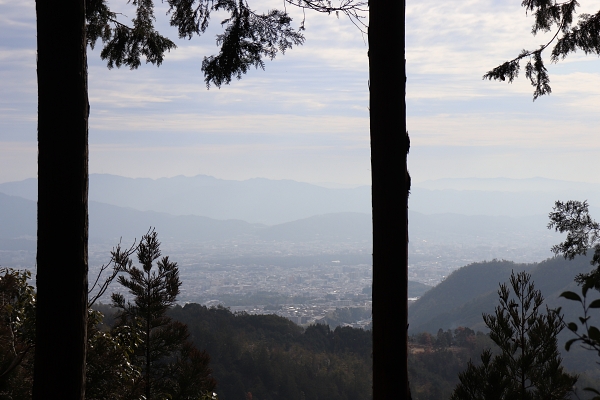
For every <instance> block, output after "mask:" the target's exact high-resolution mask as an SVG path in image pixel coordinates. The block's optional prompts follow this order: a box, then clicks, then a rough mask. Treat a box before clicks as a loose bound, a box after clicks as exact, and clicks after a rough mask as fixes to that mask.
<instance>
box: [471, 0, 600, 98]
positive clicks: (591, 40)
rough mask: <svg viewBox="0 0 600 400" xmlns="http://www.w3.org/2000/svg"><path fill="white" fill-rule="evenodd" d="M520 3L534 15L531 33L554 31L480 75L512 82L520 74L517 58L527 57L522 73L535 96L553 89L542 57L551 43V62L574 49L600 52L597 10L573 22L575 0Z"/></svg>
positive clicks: (485, 77)
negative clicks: (543, 40) (534, 46)
mask: <svg viewBox="0 0 600 400" xmlns="http://www.w3.org/2000/svg"><path fill="white" fill-rule="evenodd" d="M521 4H522V6H523V7H525V10H526V12H527V13H531V14H533V16H534V17H535V22H534V24H533V26H532V28H531V33H533V34H534V35H535V34H537V33H538V32H550V31H554V35H553V36H552V39H550V41H549V42H547V43H545V44H543V45H541V46H540V47H539V48H538V49H536V50H522V51H521V53H519V55H518V56H517V57H515V58H514V59H512V60H510V61H506V62H505V63H503V64H501V65H499V66H498V67H496V68H494V69H492V70H491V71H488V72H487V73H486V74H485V75H484V76H483V79H489V80H492V79H495V80H500V81H506V80H508V82H509V83H511V82H512V81H513V80H514V79H515V78H516V77H517V76H519V72H520V70H521V65H520V62H521V61H522V60H523V59H526V60H527V64H526V65H525V76H526V77H527V79H529V81H530V82H531V85H532V86H533V87H534V92H533V99H534V100H535V99H537V98H538V97H539V96H542V95H545V94H550V93H551V92H552V88H551V87H550V77H549V76H548V71H547V69H546V67H545V65H544V60H543V58H542V53H543V52H544V50H546V49H547V48H548V47H550V45H552V43H555V45H554V47H553V48H552V51H551V54H550V61H551V62H554V63H556V62H558V61H559V60H562V59H564V58H566V57H567V56H568V55H569V54H571V53H575V52H576V51H577V50H582V51H583V52H584V53H585V54H598V55H600V11H598V12H597V13H596V14H593V15H590V14H581V15H580V16H579V22H578V23H577V24H575V25H574V24H573V20H574V14H575V13H576V10H577V7H579V3H578V2H577V0H567V1H565V2H557V1H555V0H523V2H522V3H521Z"/></svg>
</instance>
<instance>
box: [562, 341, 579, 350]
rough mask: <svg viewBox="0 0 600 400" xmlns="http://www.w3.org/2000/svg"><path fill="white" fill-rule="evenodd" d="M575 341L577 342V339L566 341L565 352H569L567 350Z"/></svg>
mask: <svg viewBox="0 0 600 400" xmlns="http://www.w3.org/2000/svg"><path fill="white" fill-rule="evenodd" d="M576 341H577V339H571V340H568V341H567V343H565V350H566V351H569V349H571V345H572V344H573V343H575V342H576Z"/></svg>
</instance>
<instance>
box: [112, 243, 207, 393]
mask: <svg viewBox="0 0 600 400" xmlns="http://www.w3.org/2000/svg"><path fill="white" fill-rule="evenodd" d="M160 256H161V252H160V243H159V242H158V238H157V234H156V232H151V233H149V234H147V235H144V236H143V237H142V240H141V242H140V245H139V247H138V249H137V258H138V261H139V263H140V264H141V267H142V268H141V269H140V268H138V267H136V266H134V265H133V262H132V261H131V260H127V261H126V262H125V264H124V267H122V268H123V271H122V272H124V273H125V274H124V275H121V276H119V277H118V278H117V280H118V282H119V283H120V284H121V285H122V286H123V287H125V288H127V289H128V290H129V293H130V294H131V295H132V296H133V301H132V302H131V301H126V299H125V296H124V295H123V294H120V293H114V294H113V295H112V303H113V306H114V307H116V308H117V309H118V310H119V316H118V322H117V324H116V326H115V327H114V328H113V329H114V330H130V331H131V332H132V337H136V338H137V339H138V340H139V343H138V344H137V346H134V351H133V354H132V361H133V364H134V365H136V366H138V367H139V368H140V369H141V371H142V373H141V374H140V375H139V377H138V379H136V380H135V382H134V384H133V386H132V388H131V391H132V395H136V394H137V395H144V396H145V399H147V400H151V399H163V398H181V399H185V398H199V397H201V396H203V395H207V394H209V395H212V392H213V389H214V388H215V386H216V382H215V381H214V380H213V379H212V377H211V376H210V369H209V368H208V363H209V361H210V357H209V356H208V354H206V353H205V352H200V351H198V350H197V349H195V348H194V347H193V346H192V345H191V344H190V343H189V342H188V337H189V333H188V330H187V326H186V325H185V324H182V323H181V322H177V321H173V320H172V319H171V318H170V317H168V316H167V315H166V312H167V310H169V308H171V307H172V306H173V305H174V304H175V300H176V298H177V295H178V294H179V288H180V286H181V281H180V280H179V269H178V268H177V263H175V262H172V261H170V260H169V257H162V258H160ZM159 258H160V259H159ZM156 260H158V261H156ZM186 396H191V397H186Z"/></svg>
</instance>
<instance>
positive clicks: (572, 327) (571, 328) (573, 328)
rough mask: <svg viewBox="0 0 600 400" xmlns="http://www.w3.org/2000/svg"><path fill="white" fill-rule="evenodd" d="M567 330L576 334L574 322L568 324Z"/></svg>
mask: <svg viewBox="0 0 600 400" xmlns="http://www.w3.org/2000/svg"><path fill="white" fill-rule="evenodd" d="M567 328H569V330H571V331H573V332H577V324H576V323H575V322H569V323H568V324H567Z"/></svg>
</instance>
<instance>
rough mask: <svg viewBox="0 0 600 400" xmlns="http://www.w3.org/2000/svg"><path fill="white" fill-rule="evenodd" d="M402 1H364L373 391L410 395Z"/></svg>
mask: <svg viewBox="0 0 600 400" xmlns="http://www.w3.org/2000/svg"><path fill="white" fill-rule="evenodd" d="M404 27H405V3H404V1H403V0H371V1H369V91H370V100H369V107H370V130H371V179H372V202H373V398H374V399H375V400H385V399H408V398H410V391H409V388H408V365H407V321H408V318H407V317H408V194H409V190H410V177H409V175H408V169H407V163H406V158H407V154H408V149H409V140H408V134H407V132H406V99H405V94H406V69H405V58H404V48H405V33H404Z"/></svg>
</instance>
